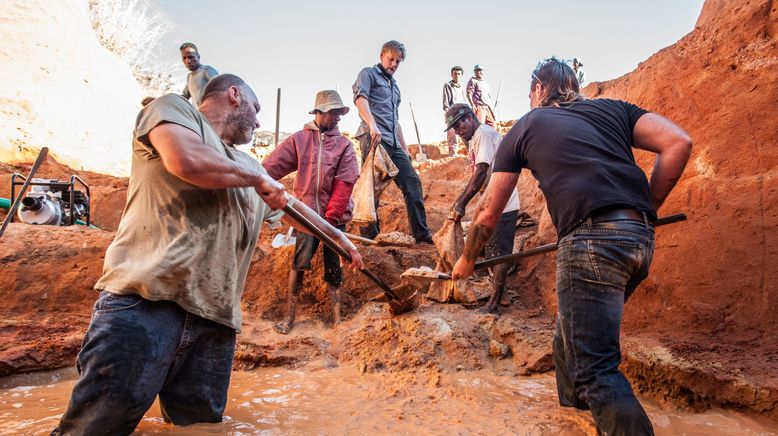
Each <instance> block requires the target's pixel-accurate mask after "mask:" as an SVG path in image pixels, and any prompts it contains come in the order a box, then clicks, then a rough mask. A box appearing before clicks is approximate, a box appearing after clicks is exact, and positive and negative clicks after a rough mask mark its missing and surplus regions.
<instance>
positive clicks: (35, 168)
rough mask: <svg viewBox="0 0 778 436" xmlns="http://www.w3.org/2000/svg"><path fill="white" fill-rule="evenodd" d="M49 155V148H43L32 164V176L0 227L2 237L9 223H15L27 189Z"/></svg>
mask: <svg viewBox="0 0 778 436" xmlns="http://www.w3.org/2000/svg"><path fill="white" fill-rule="evenodd" d="M48 154H49V147H43V148H41V151H40V152H38V157H37V158H35V162H34V163H33V164H32V168H30V174H28V175H27V178H26V179H24V184H23V185H22V189H20V190H19V195H17V196H16V198H14V199H13V203H11V207H10V208H8V215H6V216H5V221H3V225H2V226H0V236H3V233H5V228H6V227H8V223H10V222H11V221H13V219H14V215H15V214H16V210H17V209H19V205H20V204H21V203H22V197H24V191H26V190H27V188H28V187H29V186H30V183H32V178H33V177H34V176H35V172H37V171H38V168H40V166H41V165H42V164H43V161H44V160H46V156H47V155H48Z"/></svg>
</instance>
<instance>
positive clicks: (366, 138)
mask: <svg viewBox="0 0 778 436" xmlns="http://www.w3.org/2000/svg"><path fill="white" fill-rule="evenodd" d="M381 145H382V146H383V147H384V149H385V150H386V152H387V153H389V157H391V158H392V162H394V164H395V165H396V166H397V169H398V170H399V172H398V173H397V175H396V176H395V177H394V183H395V184H397V187H398V188H400V191H401V192H402V193H403V199H404V200H405V210H406V211H407V212H408V226H409V227H410V229H411V234H412V235H413V237H414V238H416V240H417V241H420V240H426V239H430V238H432V234H430V230H429V228H428V227H427V211H426V210H425V209H424V193H423V191H422V187H421V179H419V175H418V174H416V170H415V169H413V164H412V163H411V159H410V158H409V157H408V155H407V154H405V152H404V151H403V149H402V147H400V146H399V145H398V146H397V147H392V146H391V145H389V144H388V143H386V142H385V141H381ZM359 146H360V147H361V148H362V162H364V161H365V159H366V158H367V155H368V153H370V147H371V145H370V135H369V134H365V135H362V136H360V137H359ZM378 203H379V199H378V198H376V199H375V209H376V215H378ZM376 218H377V217H376ZM359 231H360V234H361V235H362V236H363V237H365V238H370V239H373V238H375V237H376V236H377V235H378V234H379V233H381V224H380V223H379V222H378V220H376V222H375V223H372V224H368V225H366V226H363V227H361V228H360V230H359Z"/></svg>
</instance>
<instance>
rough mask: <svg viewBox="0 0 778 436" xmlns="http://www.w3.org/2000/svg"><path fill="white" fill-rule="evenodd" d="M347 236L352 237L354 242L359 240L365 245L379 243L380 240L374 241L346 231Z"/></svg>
mask: <svg viewBox="0 0 778 436" xmlns="http://www.w3.org/2000/svg"><path fill="white" fill-rule="evenodd" d="M344 234H345V235H346V237H347V238H349V239H351V240H352V241H354V242H359V243H361V244H365V245H378V241H374V240H372V239H367V238H363V237H361V236H357V235H352V234H351V233H344Z"/></svg>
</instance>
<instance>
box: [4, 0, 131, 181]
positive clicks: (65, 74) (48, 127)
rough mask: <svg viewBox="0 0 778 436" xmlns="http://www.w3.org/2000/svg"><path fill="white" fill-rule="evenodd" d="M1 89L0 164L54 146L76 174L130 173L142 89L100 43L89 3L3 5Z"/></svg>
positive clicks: (7, 1)
mask: <svg viewBox="0 0 778 436" xmlns="http://www.w3.org/2000/svg"><path fill="white" fill-rule="evenodd" d="M0 84H2V85H0V161H3V162H14V161H18V160H27V161H28V160H29V156H30V149H33V150H34V149H39V148H40V147H43V146H48V147H49V148H50V152H51V154H53V155H54V157H55V158H56V159H57V160H59V161H61V162H62V163H64V164H67V165H69V166H71V167H73V168H75V169H84V170H90V171H95V172H100V173H105V174H112V175H117V176H126V175H128V174H129V169H130V159H131V142H130V141H131V135H132V129H133V127H134V124H135V117H136V116H137V114H138V111H139V110H140V108H141V104H140V101H141V99H142V98H143V91H142V89H141V86H140V85H139V84H138V83H137V81H136V80H135V79H134V77H133V76H132V73H131V71H130V68H129V66H127V65H126V64H125V63H123V62H122V61H121V60H120V59H119V57H117V56H116V55H114V54H113V53H111V52H110V51H108V50H107V49H106V48H104V47H103V46H102V45H101V44H100V42H99V41H98V40H97V37H96V35H95V33H94V31H93V30H92V27H91V26H90V23H89V15H88V5H87V0H56V1H51V0H49V1H45V0H38V1H34V0H3V1H2V3H0Z"/></svg>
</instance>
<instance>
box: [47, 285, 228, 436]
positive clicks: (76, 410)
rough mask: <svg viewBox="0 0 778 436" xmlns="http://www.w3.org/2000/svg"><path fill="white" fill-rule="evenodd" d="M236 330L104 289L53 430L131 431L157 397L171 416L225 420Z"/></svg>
mask: <svg viewBox="0 0 778 436" xmlns="http://www.w3.org/2000/svg"><path fill="white" fill-rule="evenodd" d="M234 352H235V330H233V329H231V328H229V327H226V326H223V325H221V324H217V323H215V322H213V321H209V320H206V319H204V318H201V317H199V316H196V315H192V314H191V313H188V312H186V311H185V310H183V309H182V308H181V307H180V306H178V305H177V304H175V303H172V302H168V301H149V300H145V299H143V298H141V297H139V296H137V295H116V294H112V293H110V292H106V291H103V292H101V293H100V296H99V297H98V299H97V302H96V303H95V305H94V308H93V310H92V320H91V322H90V324H89V329H88V330H87V332H86V336H85V337H84V343H83V345H82V347H81V351H80V352H79V353H78V359H77V361H76V365H77V368H78V372H79V374H80V378H79V379H78V382H77V383H76V385H75V387H74V388H73V393H72V396H71V398H70V404H69V405H68V409H67V411H66V412H65V414H64V415H63V416H62V419H61V421H60V423H59V426H58V427H57V428H56V429H55V430H54V431H53V432H52V434H72V435H103V434H104V435H117V434H130V433H132V431H133V430H134V429H135V427H136V426H137V425H138V422H140V420H141V418H143V414H144V413H146V411H147V410H148V409H149V407H151V404H152V403H153V402H154V399H155V398H156V396H157V394H159V402H160V406H161V409H162V415H163V417H164V418H165V420H166V421H168V422H172V423H174V424H176V425H188V424H193V423H196V422H220V421H221V419H222V413H223V412H224V407H225V405H226V404H227V387H228V385H229V383H230V371H231V369H232V357H233V354H234Z"/></svg>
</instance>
